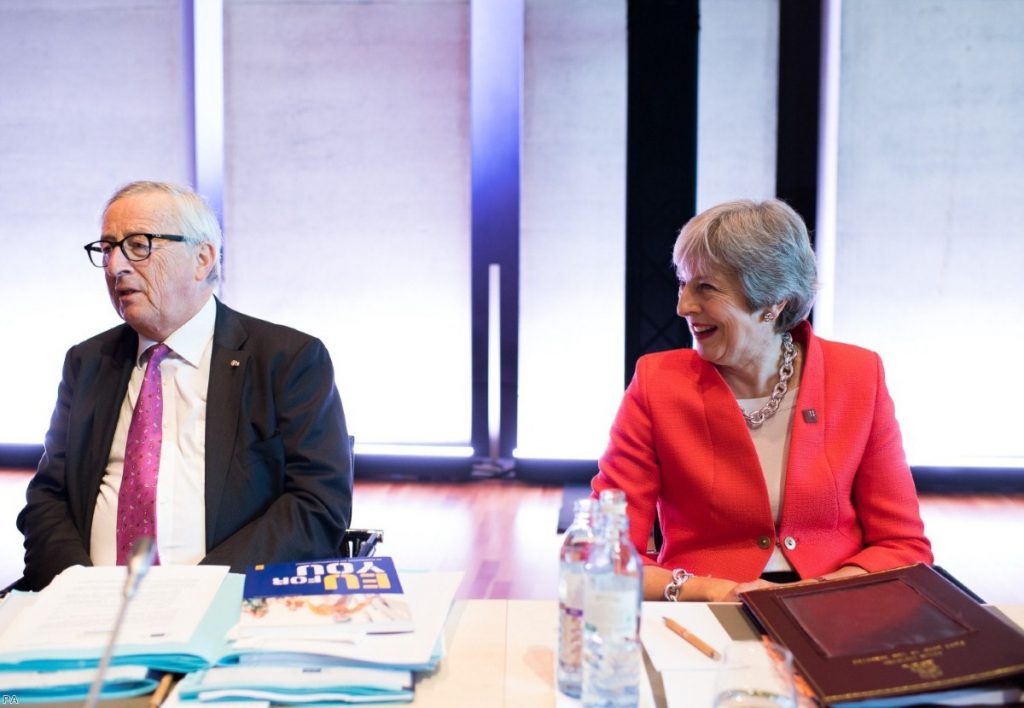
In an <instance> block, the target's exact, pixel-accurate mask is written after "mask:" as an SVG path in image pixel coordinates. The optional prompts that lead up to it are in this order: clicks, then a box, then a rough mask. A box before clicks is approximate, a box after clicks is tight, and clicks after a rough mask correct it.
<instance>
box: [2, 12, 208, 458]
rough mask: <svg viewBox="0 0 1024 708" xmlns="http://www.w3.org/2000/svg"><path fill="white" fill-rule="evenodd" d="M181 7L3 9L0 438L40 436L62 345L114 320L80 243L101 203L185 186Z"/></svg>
mask: <svg viewBox="0 0 1024 708" xmlns="http://www.w3.org/2000/svg"><path fill="white" fill-rule="evenodd" d="M179 5H180V3H179V2H176V1H175V0H149V1H147V2H125V1H124V0H121V1H116V0H108V1H105V2H104V1H101V0H91V1H89V2H82V1H81V0H42V1H38V0H7V1H6V2H4V3H2V4H0V87H2V88H0V165H2V168H0V215H2V216H0V247H2V249H3V253H4V257H3V259H0V301H2V302H3V306H2V307H0V332H3V336H4V345H3V346H2V347H0V402H2V405H0V443H22V444H39V443H42V441H43V435H44V433H45V432H46V428H47V426H48V424H49V420H50V413H51V411H52V409H53V404H54V401H55V400H56V395H57V384H58V382H59V381H60V372H61V364H62V363H63V361H64V352H65V351H66V350H67V349H68V347H70V346H71V345H73V344H75V343H77V342H79V341H81V340H83V339H85V338H87V337H89V336H91V335H93V334H96V333H98V332H101V331H103V330H105V329H107V328H109V327H112V326H114V325H115V324H118V323H119V322H120V320H119V319H118V317H117V315H116V314H115V312H114V310H113V307H112V306H111V305H110V300H109V299H108V298H107V294H106V286H105V285H104V282H103V274H102V271H101V270H99V269H97V268H94V267H93V266H91V265H90V264H89V262H88V260H87V259H86V255H85V252H84V251H83V250H82V246H83V245H84V244H85V243H87V242H88V241H93V240H95V239H97V238H99V224H100V211H101V209H102V207H103V204H104V203H105V202H106V199H107V198H108V197H109V196H110V195H111V194H112V193H113V192H114V190H115V189H116V188H117V187H119V186H121V185H122V184H124V183H125V182H129V181H132V180H135V179H144V178H145V179H160V180H170V181H176V182H188V181H189V180H190V172H191V157H190V156H191V154H192V145H191V133H190V131H191V127H190V126H191V117H190V116H189V114H188V108H187V104H186V101H185V96H186V93H187V91H188V81H187V76H186V68H185V63H184V55H183V51H182V12H181V9H180V7H179Z"/></svg>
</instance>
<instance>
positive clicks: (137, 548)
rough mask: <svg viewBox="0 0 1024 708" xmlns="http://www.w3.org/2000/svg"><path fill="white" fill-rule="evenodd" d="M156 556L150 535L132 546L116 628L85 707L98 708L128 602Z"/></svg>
mask: <svg viewBox="0 0 1024 708" xmlns="http://www.w3.org/2000/svg"><path fill="white" fill-rule="evenodd" d="M155 558H156V544H155V543H154V542H153V539H152V538H151V537H149V536H142V537H140V538H139V539H138V540H137V541H136V542H135V545H134V546H132V554H131V556H130V557H129V558H128V564H127V569H128V577H127V578H125V581H124V590H123V597H122V599H121V606H120V608H118V611H117V619H116V620H115V621H114V629H113V630H112V631H111V632H110V639H108V640H107V648H106V649H105V650H104V652H103V658H102V659H100V665H99V667H97V669H96V678H95V679H93V682H92V686H91V687H90V688H89V696H88V697H87V698H86V699H85V708H96V703H97V701H99V699H100V691H101V690H102V688H103V679H104V677H105V676H106V674H107V669H108V668H110V659H111V657H112V656H113V654H114V644H115V643H116V642H117V635H118V634H119V633H120V632H121V623H122V622H124V613H125V610H127V609H128V603H129V602H131V599H132V598H133V597H135V592H136V591H137V590H138V589H139V583H140V582H142V579H143V578H144V577H146V573H147V572H149V568H150V566H152V565H153V560H154V559H155Z"/></svg>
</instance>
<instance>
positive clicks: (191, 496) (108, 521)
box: [89, 296, 217, 565]
mask: <svg viewBox="0 0 1024 708" xmlns="http://www.w3.org/2000/svg"><path fill="white" fill-rule="evenodd" d="M216 319H217V305H216V301H215V300H214V298H213V297H212V296H211V297H210V299H209V300H207V302H206V304H205V305H204V306H203V308H202V309H201V310H200V311H199V312H197V313H196V315H195V316H194V317H193V318H192V319H191V320H189V321H188V322H186V323H185V324H183V325H182V326H181V327H179V328H178V329H177V331H175V332H174V333H173V334H171V335H170V336H169V337H168V338H167V339H165V340H164V343H165V344H167V346H169V347H170V348H171V353H170V354H168V355H167V358H165V359H164V360H163V362H161V364H160V374H161V383H162V390H163V399H164V417H163V442H162V444H161V446H160V475H159V477H158V478H157V485H156V507H157V508H156V521H157V531H156V536H157V547H158V548H159V550H160V562H161V563H162V564H165V565H167V564H174V563H177V564H195V563H198V562H199V561H200V560H201V559H202V558H203V557H204V556H205V555H206V496H205V489H206V391H207V388H208V387H209V383H210V356H211V354H212V353H213V326H214V323H215V321H216ZM156 343H157V342H154V341H152V340H149V339H146V338H145V337H142V336H140V337H139V351H138V354H137V355H136V364H135V368H134V369H133V370H132V375H131V379H129V381H128V392H127V393H126V394H125V397H124V401H123V402H122V404H121V413H120V415H119V417H118V419H117V428H116V429H115V431H114V440H113V443H112V444H111V446H110V459H109V460H107V468H106V471H105V473H104V475H103V481H102V482H101V483H100V491H99V495H98V496H97V497H96V509H95V512H94V515H93V519H92V532H91V533H92V536H91V543H90V547H89V548H90V555H91V556H92V562H93V564H94V565H115V564H116V563H117V495H118V491H119V490H120V489H121V473H122V471H123V468H124V449H125V444H126V442H127V440H128V426H129V425H130V424H131V420H132V411H133V410H134V409H135V402H136V400H138V397H139V390H140V389H141V388H142V379H143V376H144V375H145V373H146V361H147V360H148V357H146V360H143V358H142V354H143V352H145V351H146V350H147V349H149V348H150V347H151V346H153V345H154V344H156Z"/></svg>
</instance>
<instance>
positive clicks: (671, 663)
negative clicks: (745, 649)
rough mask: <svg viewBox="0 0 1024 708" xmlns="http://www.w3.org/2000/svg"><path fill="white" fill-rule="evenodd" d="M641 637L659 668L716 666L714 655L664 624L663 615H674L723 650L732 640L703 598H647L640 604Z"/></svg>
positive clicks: (719, 649) (708, 641)
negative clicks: (646, 600)
mask: <svg viewBox="0 0 1024 708" xmlns="http://www.w3.org/2000/svg"><path fill="white" fill-rule="evenodd" d="M641 612H642V615H641V620H640V641H641V642H643V645H644V648H645V649H647V653H648V654H649V655H650V657H651V663H652V664H654V668H655V669H657V670H658V671H661V672H665V671H678V670H682V669H714V668H715V666H716V665H717V664H716V662H715V661H714V659H710V658H708V657H707V656H705V655H704V654H702V653H701V652H700V651H699V650H698V649H697V648H696V647H694V646H693V645H692V644H690V643H689V642H687V641H686V640H684V639H683V638H682V637H680V636H679V635H678V634H676V633H674V632H673V631H672V630H671V629H669V628H668V627H666V626H665V621H664V620H663V619H662V618H663V617H671V618H672V619H674V620H675V621H676V622H678V623H679V624H681V625H682V626H683V627H686V629H688V630H689V631H690V632H692V633H693V634H695V635H697V636H698V637H700V638H701V639H703V640H704V641H705V642H706V643H707V644H709V645H711V646H712V647H714V648H715V649H717V650H718V651H719V652H721V651H722V650H723V649H724V648H725V645H726V644H728V643H729V641H730V639H729V634H728V633H727V632H726V631H725V629H724V628H723V627H722V625H721V624H719V622H718V619H717V618H716V617H715V615H714V613H713V612H712V611H711V608H710V607H709V606H708V605H707V604H705V603H703V602H645V603H643V607H642V608H641Z"/></svg>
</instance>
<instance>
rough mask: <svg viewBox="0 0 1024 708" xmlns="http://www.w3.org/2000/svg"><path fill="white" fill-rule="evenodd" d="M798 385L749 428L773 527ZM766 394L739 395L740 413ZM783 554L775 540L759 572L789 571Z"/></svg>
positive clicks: (750, 409) (760, 403)
mask: <svg viewBox="0 0 1024 708" xmlns="http://www.w3.org/2000/svg"><path fill="white" fill-rule="evenodd" d="M799 390H800V387H799V386H795V387H792V388H790V389H789V391H788V392H787V393H786V397H785V398H783V399H782V403H781V404H779V410H777V411H776V412H775V415H773V416H772V417H771V418H769V419H768V420H766V421H765V422H764V425H762V426H761V427H760V428H756V429H753V430H751V431H750V437H751V438H753V440H754V447H755V448H756V449H757V459H758V460H760V461H761V472H762V473H763V474H764V482H765V484H766V485H767V487H768V501H769V502H770V503H771V507H772V519H773V520H774V521H775V528H776V529H778V527H779V511H780V510H781V509H782V494H783V490H784V489H785V487H786V461H787V460H788V458H789V431H790V430H791V429H792V427H793V412H794V411H795V410H796V397H797V392H798V391H799ZM768 398H769V397H768V396H765V397H763V398H741V399H738V400H737V403H739V404H740V408H742V409H743V412H744V413H752V412H753V411H756V410H758V409H759V408H760V407H761V406H763V405H764V404H765V403H767V402H768ZM792 570H793V566H792V565H790V563H789V561H788V560H786V557H785V556H784V555H782V549H781V548H780V547H779V545H778V542H777V541H776V545H775V549H774V550H773V551H772V555H771V557H770V558H769V559H768V564H767V565H766V566H765V567H764V570H763V571H762V572H766V573H768V572H779V571H792Z"/></svg>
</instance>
